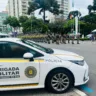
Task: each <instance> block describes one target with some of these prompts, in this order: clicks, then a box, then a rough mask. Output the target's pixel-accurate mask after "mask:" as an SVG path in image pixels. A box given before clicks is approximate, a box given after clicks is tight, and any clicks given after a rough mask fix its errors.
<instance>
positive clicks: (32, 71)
mask: <svg viewBox="0 0 96 96" xmlns="http://www.w3.org/2000/svg"><path fill="white" fill-rule="evenodd" d="M25 75H26V76H27V77H28V78H34V77H35V76H36V75H37V70H36V68H35V67H33V66H29V67H27V68H26V69H25Z"/></svg>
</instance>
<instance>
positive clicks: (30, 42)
mask: <svg viewBox="0 0 96 96" xmlns="http://www.w3.org/2000/svg"><path fill="white" fill-rule="evenodd" d="M22 42H23V43H25V44H27V45H30V46H32V47H34V48H37V49H39V50H41V51H43V52H45V53H48V54H53V53H54V51H53V50H52V49H51V48H45V47H43V46H40V45H38V44H36V43H34V42H32V41H31V40H22Z"/></svg>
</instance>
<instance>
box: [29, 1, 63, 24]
mask: <svg viewBox="0 0 96 96" xmlns="http://www.w3.org/2000/svg"><path fill="white" fill-rule="evenodd" d="M59 8H60V5H59V4H58V2H57V1H56V0H34V1H33V2H30V3H29V8H28V14H30V13H31V12H34V11H35V10H37V9H40V12H39V14H41V12H43V20H44V22H45V18H46V15H45V14H46V13H45V12H46V11H50V12H51V13H53V14H54V15H58V14H60V13H61V14H63V11H62V10H59Z"/></svg>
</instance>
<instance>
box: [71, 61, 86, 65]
mask: <svg viewBox="0 0 96 96" xmlns="http://www.w3.org/2000/svg"><path fill="white" fill-rule="evenodd" d="M70 62H72V63H75V64H77V65H81V66H83V65H84V60H80V61H75V60H70Z"/></svg>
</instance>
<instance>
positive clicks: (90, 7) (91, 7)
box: [88, 5, 93, 14]
mask: <svg viewBox="0 0 96 96" xmlns="http://www.w3.org/2000/svg"><path fill="white" fill-rule="evenodd" d="M92 9H93V6H92V5H89V6H88V10H89V14H90V13H91V11H92Z"/></svg>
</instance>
